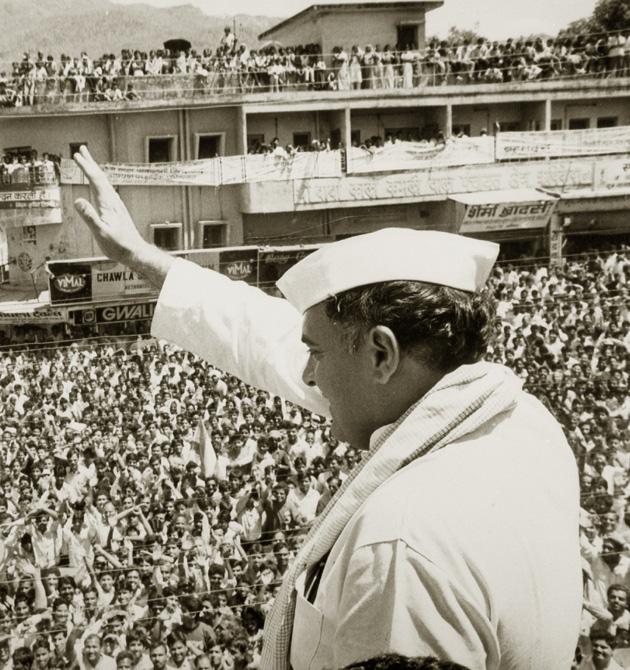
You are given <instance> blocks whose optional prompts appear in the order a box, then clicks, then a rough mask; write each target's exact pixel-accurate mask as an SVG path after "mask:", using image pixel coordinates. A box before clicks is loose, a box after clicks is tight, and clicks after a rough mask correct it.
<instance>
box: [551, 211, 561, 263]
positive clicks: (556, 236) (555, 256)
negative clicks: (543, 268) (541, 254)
mask: <svg viewBox="0 0 630 670" xmlns="http://www.w3.org/2000/svg"><path fill="white" fill-rule="evenodd" d="M563 220H564V217H563V216H562V214H555V213H554V214H552V215H551V219H550V221H549V265H550V266H552V267H558V266H560V265H562V247H563V245H564V232H563V228H562V222H563Z"/></svg>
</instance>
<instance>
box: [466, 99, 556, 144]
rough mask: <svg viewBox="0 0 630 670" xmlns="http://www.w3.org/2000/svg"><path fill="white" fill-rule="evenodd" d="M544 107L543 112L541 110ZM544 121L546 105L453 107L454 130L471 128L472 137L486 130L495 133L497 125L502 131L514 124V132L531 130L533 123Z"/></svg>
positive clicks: (515, 104) (520, 104) (512, 104)
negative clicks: (463, 127) (531, 123)
mask: <svg viewBox="0 0 630 670" xmlns="http://www.w3.org/2000/svg"><path fill="white" fill-rule="evenodd" d="M541 107H542V111H541V109H540V108H541ZM536 119H539V121H540V122H541V123H542V122H543V121H544V103H531V104H522V103H502V104H494V105H453V128H454V129H457V128H458V127H459V128H461V127H462V126H468V127H469V130H470V132H469V134H470V136H471V137H476V136H478V135H480V134H481V131H482V130H485V131H486V132H487V133H489V134H493V133H494V126H495V124H496V123H499V124H500V125H501V129H502V130H504V131H505V130H508V129H510V128H511V127H512V124H514V127H513V129H514V130H529V124H530V122H531V121H535V120H536Z"/></svg>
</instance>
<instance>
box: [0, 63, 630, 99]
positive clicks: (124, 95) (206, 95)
mask: <svg viewBox="0 0 630 670" xmlns="http://www.w3.org/2000/svg"><path fill="white" fill-rule="evenodd" d="M627 74H629V73H626V72H625V71H621V72H619V71H606V70H603V71H597V72H566V73H562V74H559V75H553V76H540V75H537V76H527V75H523V74H519V75H518V76H510V77H509V78H508V79H507V80H503V81H501V80H498V79H492V78H483V77H481V78H473V77H468V76H461V75H456V74H454V73H453V72H450V71H446V72H443V71H438V70H436V69H435V67H420V66H414V67H413V68H412V70H411V71H408V72H407V73H403V71H402V70H401V71H400V72H394V73H393V74H392V75H391V76H387V77H385V76H382V75H378V76H370V77H367V78H364V79H363V80H362V81H361V82H360V83H354V84H353V83H352V82H348V81H346V79H345V78H341V79H339V71H338V70H335V69H333V68H329V69H327V70H322V71H321V72H320V73H318V72H315V73H314V75H313V77H312V78H309V79H307V80H304V79H303V78H300V77H297V75H295V74H291V76H288V75H287V76H284V77H280V76H278V75H274V74H270V73H269V72H268V71H266V70H265V71H255V70H248V69H245V70H233V71H229V70H212V71H204V72H203V73H199V72H196V73H193V74H161V75H143V76H133V75H127V76H122V75H119V76H102V77H96V76H93V75H87V76H85V75H78V76H75V75H69V76H53V77H49V78H47V79H42V80H40V81H37V80H34V79H29V78H27V77H24V76H22V77H19V78H18V79H15V80H13V81H8V82H0V109H1V108H14V107H35V108H37V107H40V106H57V105H69V104H82V105H83V104H85V103H110V104H111V103H123V102H134V101H169V100H186V99H191V98H192V99H214V98H217V97H223V98H226V97H229V98H242V97H244V96H250V95H254V94H262V95H265V96H272V97H274V98H277V99H282V98H283V97H289V96H294V95H295V94H296V93H297V94H302V95H303V94H305V93H308V92H312V93H314V94H316V95H317V96H318V97H319V96H321V95H331V96H333V94H337V95H339V94H342V95H349V96H354V95H362V94H367V95H377V96H388V95H398V94H404V93H413V92H416V93H423V94H436V93H446V92H447V90H449V89H453V90H454V89H455V87H456V88H457V89H458V90H460V89H461V90H462V94H465V92H466V90H469V91H470V92H471V93H472V92H473V90H475V91H476V90H481V88H482V87H483V88H485V87H492V89H493V90H498V91H500V90H501V89H503V88H504V87H505V88H504V90H506V91H508V90H511V89H512V88H514V87H515V86H517V87H519V88H521V87H523V86H527V87H528V88H538V87H540V88H545V89H546V88H553V87H554V86H558V87H565V86H566V85H568V86H569V87H570V86H571V84H572V83H573V84H576V83H580V85H584V86H587V85H588V86H589V87H597V86H602V87H605V88H608V87H610V86H611V85H615V83H618V84H619V85H620V86H622V85H623V83H624V82H627V79H628V77H627V76H626V75H627Z"/></svg>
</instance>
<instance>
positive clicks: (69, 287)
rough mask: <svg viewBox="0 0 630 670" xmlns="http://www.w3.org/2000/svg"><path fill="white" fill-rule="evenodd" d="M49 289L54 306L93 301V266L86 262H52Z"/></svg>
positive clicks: (49, 272)
mask: <svg viewBox="0 0 630 670" xmlns="http://www.w3.org/2000/svg"><path fill="white" fill-rule="evenodd" d="M47 267H48V288H49V290H50V302H51V304H52V305H63V304H71V303H77V302H89V301H90V300H92V265H91V263H90V262H89V261H88V260H85V261H50V262H48V264H47Z"/></svg>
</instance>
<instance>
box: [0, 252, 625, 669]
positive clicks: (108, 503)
mask: <svg viewBox="0 0 630 670" xmlns="http://www.w3.org/2000/svg"><path fill="white" fill-rule="evenodd" d="M629 277H630V257H629V256H628V249H622V250H620V251H618V252H615V253H608V254H598V253H593V254H585V255H583V256H579V257H575V258H572V259H570V260H569V261H568V262H566V263H565V265H564V266H562V267H554V268H549V267H547V266H544V265H542V264H536V265H520V266H519V265H509V264H502V265H500V266H499V267H498V268H497V269H496V270H495V272H494V275H493V278H492V282H491V283H492V290H493V291H494V292H495V294H496V297H497V300H498V306H497V322H496V323H497V328H496V331H497V337H496V340H495V342H494V343H493V345H492V348H491V350H490V352H489V358H490V359H492V360H495V361H498V362H502V363H506V364H507V365H510V366H511V367H512V368H513V369H514V370H515V371H516V373H517V374H518V375H519V376H520V377H521V378H522V379H523V381H524V385H525V388H526V389H529V390H530V391H531V392H532V393H534V394H535V395H536V396H538V398H540V399H541V400H542V401H543V402H544V403H545V404H546V405H547V406H548V407H549V408H550V409H551V411H552V412H553V413H554V414H555V416H556V417H557V418H558V419H559V421H560V422H561V423H562V424H563V426H564V428H565V431H566V434H567V437H568V439H569V441H570V444H571V446H572V448H573V450H574V452H575V455H576V459H577V461H578V464H579V468H580V471H581V473H582V493H581V495H582V508H583V518H582V541H583V553H584V584H585V601H584V607H585V609H584V627H583V631H582V637H581V639H580V653H581V654H584V655H588V654H590V653H591V646H592V648H593V653H594V654H595V653H600V650H601V649H603V652H601V653H604V654H606V653H608V654H609V655H610V654H612V653H613V647H615V646H616V647H617V648H616V649H615V650H614V654H615V655H616V658H618V659H620V660H619V661H618V662H619V663H620V665H622V667H630V660H625V659H626V657H625V656H624V654H625V655H626V656H628V655H630V650H628V647H629V646H630V611H629V610H628V605H629V603H628V587H630V516H629V515H630V505H627V503H626V499H627V496H629V495H630V484H629V483H628V482H629V479H628V473H629V468H630V432H629V419H630V398H629V396H628V375H629V372H630V367H628V351H629V349H630V330H629V328H628V322H629V321H630V292H629V290H628V289H629V283H628V280H629ZM61 337H62V334H61V333H60V332H59V331H57V332H56V338H55V339H59V338H61ZM22 339H23V340H24V339H27V340H28V339H29V338H28V337H27V338H24V337H23V338H22ZM130 342H131V344H130ZM0 426H1V427H2V433H1V438H0V461H1V467H0V473H1V474H0V487H1V490H2V493H1V494H0V527H1V529H2V537H1V540H0V575H1V576H0V664H1V665H2V667H3V668H5V667H6V668H14V669H15V670H19V668H23V670H26V669H27V668H28V669H29V670H30V668H35V669H36V670H49V669H50V670H52V669H56V668H66V667H70V666H73V665H76V666H78V667H80V668H90V669H91V668H98V669H99V670H113V668H115V667H118V668H124V669H125V670H131V669H132V668H135V669H141V670H150V669H151V668H155V669H156V670H164V668H166V667H168V668H182V669H183V670H191V669H192V668H193V667H194V668H196V670H211V669H217V670H231V669H232V668H237V669H240V668H256V667H258V663H259V658H260V656H259V654H260V649H261V639H262V627H263V624H264V620H265V616H266V613H267V612H268V611H269V609H270V607H271V604H272V601H273V598H274V594H275V592H276V589H277V587H278V585H279V582H280V580H281V578H282V575H283V573H284V571H285V569H286V568H287V565H288V564H289V562H290V561H291V559H292V557H293V556H294V554H295V551H296V548H297V547H298V545H299V543H300V540H301V538H302V537H303V536H304V534H305V532H306V531H307V529H308V527H309V524H310V523H311V522H312V521H313V519H314V518H315V517H316V515H317V514H318V513H319V512H321V510H322V509H323V508H324V506H325V505H326V504H327V502H328V501H329V500H330V498H331V496H332V495H333V494H334V492H335V491H336V489H337V488H338V487H339V485H340V483H341V482H342V481H343V479H344V478H345V477H346V476H347V474H348V472H349V471H350V470H351V469H352V468H353V467H354V466H355V464H356V463H357V461H358V459H359V457H360V453H358V452H357V450H355V449H353V448H352V447H350V446H348V445H347V444H343V443H339V442H337V440H335V438H334V437H332V436H331V434H330V426H329V423H328V422H327V421H326V420H323V419H322V418H320V417H317V416H314V415H311V414H310V413H309V412H307V411H305V410H302V409H300V408H298V407H296V406H293V405H291V404H290V403H288V402H285V401H283V400H282V399H280V398H278V397H272V396H270V395H269V394H267V393H265V392H262V391H260V390H257V389H254V388H251V387H248V386H246V385H245V384H243V383H242V382H240V381H239V380H238V379H236V378H234V377H231V376H230V375H227V374H225V373H223V372H221V371H220V370H216V369H214V368H212V367H211V366H209V365H208V364H206V363H205V362H203V361H200V360H199V359H197V358H195V357H194V356H193V355H191V354H188V353H186V352H183V351H181V350H179V349H177V348H174V347H172V346H170V345H166V344H164V343H161V342H156V341H154V340H150V339H142V338H139V339H138V340H136V339H135V338H131V340H130V339H129V338H126V339H125V338H122V337H112V338H110V340H109V341H102V340H101V341H99V342H98V344H95V343H94V342H91V341H90V340H82V341H78V342H77V341H75V342H73V343H72V344H70V345H69V346H68V342H66V343H65V345H64V343H62V342H58V341H54V339H53V340H52V341H49V342H48V343H45V342H39V343H33V344H32V345H31V346H30V347H19V346H18V347H15V346H13V348H12V347H11V345H8V346H7V345H5V346H4V347H3V356H2V357H1V359H0ZM209 445H211V446H212V449H210V446H209ZM629 500H630V498H629ZM524 504H526V501H524ZM549 550H550V551H553V547H550V549H549Z"/></svg>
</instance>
